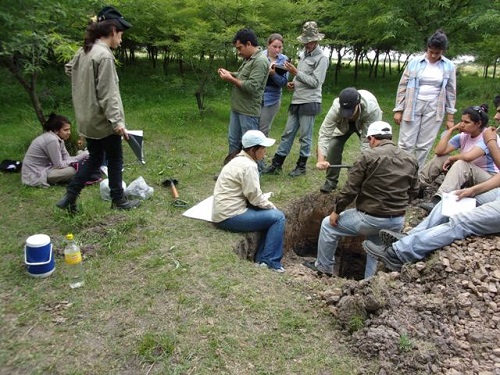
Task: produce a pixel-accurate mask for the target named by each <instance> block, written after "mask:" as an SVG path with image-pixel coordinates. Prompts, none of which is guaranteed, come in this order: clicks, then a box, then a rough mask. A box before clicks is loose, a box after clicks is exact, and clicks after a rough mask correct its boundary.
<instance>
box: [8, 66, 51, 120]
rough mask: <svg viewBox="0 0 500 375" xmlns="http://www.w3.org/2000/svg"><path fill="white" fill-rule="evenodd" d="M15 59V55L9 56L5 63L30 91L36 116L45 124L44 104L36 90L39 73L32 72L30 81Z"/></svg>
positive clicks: (27, 90) (24, 87)
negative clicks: (24, 75) (22, 72)
mask: <svg viewBox="0 0 500 375" xmlns="http://www.w3.org/2000/svg"><path fill="white" fill-rule="evenodd" d="M14 59H15V57H14V58H9V59H7V60H6V61H5V60H4V62H3V63H4V65H5V66H6V67H7V69H8V70H9V71H10V72H11V73H12V75H13V76H14V77H15V78H16V80H17V81H18V82H19V83H20V84H21V86H22V87H23V89H24V90H26V92H27V93H28V95H29V97H30V100H31V105H32V106H33V109H34V110H35V114H36V117H37V118H38V121H40V125H42V126H43V124H45V116H44V114H43V109H42V105H41V104H40V98H39V97H38V93H37V92H36V79H37V73H36V72H32V73H31V75H30V76H29V78H30V82H28V81H27V80H26V79H25V78H24V77H23V75H22V74H21V72H20V71H19V68H18V66H17V65H16V63H15V61H14Z"/></svg>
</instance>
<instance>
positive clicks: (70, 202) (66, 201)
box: [56, 194, 78, 215]
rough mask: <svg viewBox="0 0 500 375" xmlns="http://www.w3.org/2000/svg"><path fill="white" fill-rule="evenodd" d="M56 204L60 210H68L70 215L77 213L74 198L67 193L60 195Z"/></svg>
mask: <svg viewBox="0 0 500 375" xmlns="http://www.w3.org/2000/svg"><path fill="white" fill-rule="evenodd" d="M56 206H57V207H59V208H60V209H62V210H68V212H69V213H70V214H72V215H74V214H76V213H78V207H76V198H75V197H71V196H69V195H68V194H64V197H62V198H61V200H60V201H59V202H57V203H56Z"/></svg>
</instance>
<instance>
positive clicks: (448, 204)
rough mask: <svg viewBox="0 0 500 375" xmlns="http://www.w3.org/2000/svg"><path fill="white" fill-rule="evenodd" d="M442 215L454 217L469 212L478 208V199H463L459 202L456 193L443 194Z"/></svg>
mask: <svg viewBox="0 0 500 375" xmlns="http://www.w3.org/2000/svg"><path fill="white" fill-rule="evenodd" d="M442 199H443V204H442V206H441V208H442V210H441V213H442V214H443V215H444V216H448V217H449V216H453V215H455V214H458V213H461V212H468V211H471V210H473V209H474V208H476V198H468V197H467V198H462V199H460V200H458V195H456V194H455V192H453V191H452V192H451V193H443V198H442Z"/></svg>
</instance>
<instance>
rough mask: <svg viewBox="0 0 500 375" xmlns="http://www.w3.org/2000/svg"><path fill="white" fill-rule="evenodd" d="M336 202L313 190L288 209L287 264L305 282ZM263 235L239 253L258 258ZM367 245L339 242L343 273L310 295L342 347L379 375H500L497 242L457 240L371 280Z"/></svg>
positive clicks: (419, 214)
mask: <svg viewBox="0 0 500 375" xmlns="http://www.w3.org/2000/svg"><path fill="white" fill-rule="evenodd" d="M333 197H334V196H333V195H324V194H319V193H318V194H314V193H313V194H309V195H306V196H305V197H303V198H301V199H299V200H297V201H296V202H293V203H292V204H291V205H290V206H289V207H288V208H286V209H284V212H285V214H286V216H287V229H286V234H285V236H286V239H285V258H284V265H285V268H286V269H287V273H288V274H289V275H291V276H292V277H295V278H298V279H300V282H302V283H304V282H307V281H308V280H309V281H312V280H313V279H316V281H317V278H318V277H319V276H317V275H316V274H315V273H314V272H312V271H310V270H309V269H307V268H305V267H304V266H302V265H301V263H302V262H303V261H304V260H306V259H307V260H309V259H314V256H315V254H316V241H317V238H318V233H319V227H320V224H321V220H322V219H323V217H325V216H326V215H328V214H329V213H330V212H331V210H332V207H333ZM418 203H419V202H418V201H416V202H414V205H412V206H411V207H410V208H409V210H408V213H407V216H406V230H407V229H409V228H411V227H413V226H415V225H416V224H417V223H418V222H420V220H421V219H422V218H423V215H424V212H423V211H422V210H421V209H419V208H418V207H416V205H417V204H418ZM499 231H500V228H499ZM258 237H259V236H258V234H256V233H251V234H249V235H247V236H246V238H245V239H243V240H242V241H241V242H240V243H238V244H236V245H235V251H236V252H238V253H239V254H240V255H241V256H242V257H244V258H249V259H251V258H252V256H253V253H254V250H255V245H256V243H257V241H258ZM361 241H362V238H345V239H343V240H342V241H341V242H340V244H339V249H338V251H337V256H336V264H337V270H336V273H337V274H338V275H340V276H338V277H333V278H327V277H322V278H321V280H322V281H323V282H324V288H323V289H322V290H320V291H318V293H313V296H315V297H317V298H321V300H322V302H323V304H324V306H325V309H328V310H329V311H330V312H331V314H332V319H334V320H335V322H337V323H338V325H339V327H340V328H341V330H342V333H343V335H342V337H341V338H339V339H340V340H342V341H344V342H345V343H346V344H347V345H349V346H350V347H352V350H353V351H354V352H356V353H358V354H359V355H360V356H363V357H365V358H369V359H373V360H376V361H378V363H379V365H380V369H379V372H378V374H446V375H458V374H464V375H465V374H478V375H500V253H499V249H500V236H487V237H470V238H467V239H464V240H461V241H455V242H454V243H453V244H451V245H450V246H446V247H445V248H443V249H440V250H437V251H436V252H434V253H433V255H432V256H431V257H429V258H427V259H426V260H425V261H422V262H418V263H415V264H410V265H405V266H404V267H403V269H402V271H401V272H400V273H398V272H389V271H387V272H385V271H384V268H383V265H382V264H380V268H379V269H380V271H379V272H378V273H377V274H376V275H375V276H374V277H372V278H370V279H367V280H362V277H363V270H364V262H365V255H364V252H363V250H362V247H361V245H360V244H361ZM312 284H313V283H311V285H312ZM315 285H317V283H316V284H315ZM360 374H363V372H361V373H360Z"/></svg>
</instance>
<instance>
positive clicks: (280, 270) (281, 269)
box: [271, 267, 285, 273]
mask: <svg viewBox="0 0 500 375" xmlns="http://www.w3.org/2000/svg"><path fill="white" fill-rule="evenodd" d="M271 269H272V270H273V271H274V272H278V273H285V269H284V268H283V267H280V268H271Z"/></svg>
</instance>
